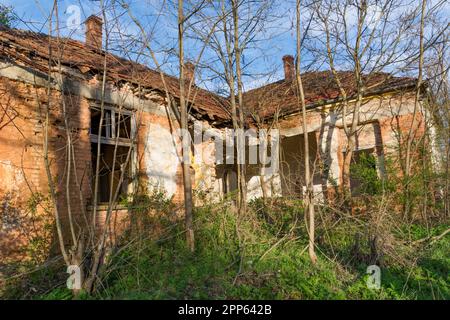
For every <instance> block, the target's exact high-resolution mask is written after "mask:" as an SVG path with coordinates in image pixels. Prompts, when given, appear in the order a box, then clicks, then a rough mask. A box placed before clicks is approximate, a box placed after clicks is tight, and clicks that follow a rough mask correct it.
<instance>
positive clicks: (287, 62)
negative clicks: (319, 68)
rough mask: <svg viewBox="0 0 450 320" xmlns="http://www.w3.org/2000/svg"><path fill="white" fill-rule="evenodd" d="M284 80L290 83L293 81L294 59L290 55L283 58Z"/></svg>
mask: <svg viewBox="0 0 450 320" xmlns="http://www.w3.org/2000/svg"><path fill="white" fill-rule="evenodd" d="M283 67H284V80H286V81H291V80H293V79H294V75H295V68H294V57H293V56H291V55H285V56H283Z"/></svg>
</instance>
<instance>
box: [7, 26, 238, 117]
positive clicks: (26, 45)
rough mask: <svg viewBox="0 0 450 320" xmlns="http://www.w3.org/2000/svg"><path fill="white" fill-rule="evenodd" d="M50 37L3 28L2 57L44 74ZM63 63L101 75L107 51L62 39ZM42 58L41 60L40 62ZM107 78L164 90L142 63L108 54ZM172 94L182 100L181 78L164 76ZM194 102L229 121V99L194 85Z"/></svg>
mask: <svg viewBox="0 0 450 320" xmlns="http://www.w3.org/2000/svg"><path fill="white" fill-rule="evenodd" d="M50 43H51V48H52V50H53V55H54V56H57V52H58V41H57V39H56V38H54V37H52V38H50ZM48 44H49V37H48V35H45V34H42V33H35V32H31V31H24V30H17V29H6V28H3V29H0V54H1V56H2V58H3V59H10V60H14V61H16V62H18V63H20V64H22V65H25V66H27V67H31V68H34V69H37V70H39V71H42V72H47V70H48V57H49V45H48ZM59 45H60V49H61V50H60V52H61V58H60V59H61V64H62V65H64V66H68V67H71V68H77V69H78V70H79V71H80V72H81V73H88V72H95V73H98V72H102V70H103V64H104V59H105V52H104V51H98V50H95V49H93V48H90V47H88V46H86V45H85V44H84V43H83V42H80V41H77V40H73V39H70V38H60V39H59ZM38 58H41V59H38ZM106 64H107V76H108V79H111V80H113V81H121V80H122V81H127V82H132V83H138V84H140V85H141V86H142V87H146V88H152V89H156V90H160V91H161V92H163V93H164V92H165V91H164V86H163V83H162V81H161V75H160V73H159V72H158V71H156V70H152V69H150V68H148V67H146V66H144V65H142V64H139V63H135V62H132V61H129V60H126V59H124V58H121V57H118V56H116V55H114V54H111V53H107V54H106ZM164 78H165V81H166V83H167V86H168V89H169V92H170V93H171V94H172V95H173V96H175V97H179V95H180V90H179V84H178V79H177V78H176V77H173V76H169V75H167V74H165V75H164ZM188 100H190V101H193V102H194V103H193V109H194V110H195V111H196V112H197V113H199V114H201V115H204V116H206V117H207V118H209V119H210V120H215V121H218V122H221V121H227V120H229V112H228V111H227V108H226V107H225V105H226V99H225V98H223V97H221V96H218V95H216V94H214V93H211V92H209V91H207V90H204V89H202V88H199V87H197V86H194V87H193V89H192V90H191V92H190V96H189V99H188Z"/></svg>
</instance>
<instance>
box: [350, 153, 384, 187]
mask: <svg viewBox="0 0 450 320" xmlns="http://www.w3.org/2000/svg"><path fill="white" fill-rule="evenodd" d="M350 190H351V193H352V196H359V195H363V194H368V195H370V194H377V193H379V192H380V191H381V181H380V178H379V174H378V168H377V157H376V153H375V148H369V149H363V150H356V151H354V152H353V154H352V161H351V164H350Z"/></svg>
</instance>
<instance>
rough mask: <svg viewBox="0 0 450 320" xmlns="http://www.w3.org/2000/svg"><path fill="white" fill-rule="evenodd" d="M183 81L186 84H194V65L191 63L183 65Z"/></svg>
mask: <svg viewBox="0 0 450 320" xmlns="http://www.w3.org/2000/svg"><path fill="white" fill-rule="evenodd" d="M184 79H185V83H186V84H188V85H189V84H190V83H191V80H192V84H195V65H194V64H193V63H192V62H186V63H185V64H184Z"/></svg>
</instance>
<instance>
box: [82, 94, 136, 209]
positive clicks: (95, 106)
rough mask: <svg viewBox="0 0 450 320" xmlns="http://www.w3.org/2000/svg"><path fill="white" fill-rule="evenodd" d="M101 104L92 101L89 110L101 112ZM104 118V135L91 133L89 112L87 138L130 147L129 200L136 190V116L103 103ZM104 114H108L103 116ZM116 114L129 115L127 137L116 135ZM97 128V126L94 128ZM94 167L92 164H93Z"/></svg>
mask: <svg viewBox="0 0 450 320" xmlns="http://www.w3.org/2000/svg"><path fill="white" fill-rule="evenodd" d="M101 109H102V106H101V105H100V104H99V103H95V102H92V103H90V105H89V110H90V112H92V110H96V111H100V112H101ZM103 110H104V119H103V124H102V132H103V130H105V121H106V126H108V127H109V128H108V127H107V130H105V133H106V134H105V136H103V134H102V135H101V136H100V137H99V135H98V134H94V133H92V129H93V127H92V113H91V127H90V128H89V138H90V143H91V144H93V143H95V144H97V143H100V144H104V145H112V146H115V145H116V144H117V146H118V147H129V148H131V155H130V160H129V164H128V165H129V166H130V167H129V168H130V169H129V170H130V175H131V181H130V183H129V185H128V190H127V197H128V198H129V200H130V197H131V196H132V195H133V193H134V191H135V190H136V184H137V181H136V173H137V153H136V141H134V140H135V137H136V133H137V132H136V116H135V111H133V110H130V109H126V108H124V107H119V106H115V105H104V106H103ZM105 115H108V116H106V117H105ZM116 115H118V118H119V119H120V117H122V116H123V115H125V116H129V117H130V132H129V138H127V137H120V136H119V137H117V136H116V127H117V126H116ZM96 130H98V128H96ZM93 168H94V164H93ZM131 200H132V199H131ZM103 204H104V202H101V201H99V202H98V203H97V206H102V205H103Z"/></svg>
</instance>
